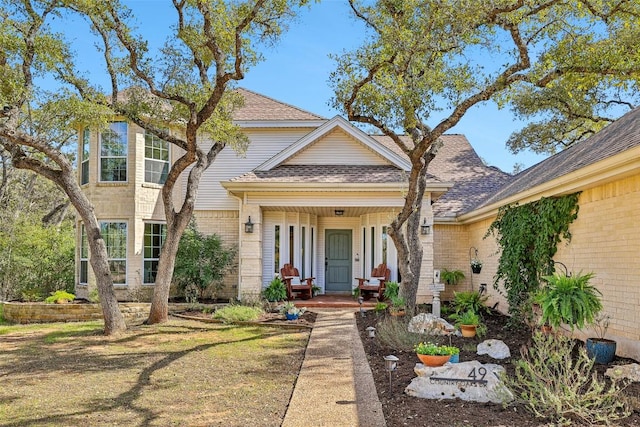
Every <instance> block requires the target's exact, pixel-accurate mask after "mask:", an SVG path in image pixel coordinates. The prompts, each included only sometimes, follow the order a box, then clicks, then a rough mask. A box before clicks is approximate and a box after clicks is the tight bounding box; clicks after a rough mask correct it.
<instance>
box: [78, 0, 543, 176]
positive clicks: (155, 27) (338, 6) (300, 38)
mask: <svg viewBox="0 0 640 427" xmlns="http://www.w3.org/2000/svg"><path fill="white" fill-rule="evenodd" d="M125 3H126V4H127V5H128V6H129V7H130V8H131V9H132V10H133V11H134V15H135V16H136V20H137V21H138V22H139V25H140V28H142V29H143V32H144V34H145V35H146V36H149V37H150V39H149V41H150V44H151V46H153V45H154V44H155V45H157V46H160V45H162V44H163V43H164V41H165V38H166V33H165V31H166V29H167V28H168V27H169V26H170V25H172V24H173V23H174V19H175V18H174V16H175V12H173V11H172V10H171V9H172V6H170V4H171V2H170V1H169V0H162V1H160V0H125ZM69 27H71V28H72V31H73V29H77V35H76V37H77V38H76V44H77V46H78V47H77V49H79V52H80V53H81V54H82V55H83V56H84V54H83V53H82V52H83V51H94V52H95V48H94V47H93V42H92V41H91V40H90V39H88V38H86V31H87V27H85V26H83V25H77V26H68V27H67V29H68V28H69ZM83 27H84V28H83ZM364 37H365V32H364V26H363V24H362V23H361V22H358V21H357V20H356V19H355V18H354V17H353V14H352V12H351V9H350V8H349V6H348V3H347V0H322V1H320V2H312V3H311V6H310V7H309V8H308V9H303V10H302V12H301V13H300V15H299V17H298V19H297V20H296V22H294V23H292V24H291V25H290V27H289V31H287V32H286V33H285V34H284V36H283V37H282V38H281V39H280V41H279V42H278V44H277V45H276V46H274V47H273V48H268V49H266V50H264V51H263V53H264V56H265V61H264V62H262V63H260V64H258V65H257V66H255V67H253V68H251V69H250V70H249V71H248V72H247V73H246V75H245V79H244V80H242V81H240V82H239V84H238V85H239V86H241V87H244V88H246V89H249V90H252V91H254V92H257V93H260V94H263V95H266V96H269V97H271V98H274V99H276V100H278V101H281V102H285V103H287V104H290V105H293V106H296V107H299V108H302V109H304V110H307V111H309V112H312V113H315V114H318V115H320V116H323V117H326V118H332V117H334V116H335V115H338V114H341V113H340V112H339V111H336V110H334V109H333V108H331V107H330V106H329V102H330V99H331V97H332V95H333V91H332V89H331V87H330V86H329V84H328V80H329V75H330V73H331V72H332V71H333V70H334V68H335V65H334V62H333V60H332V59H330V58H329V55H330V54H340V53H341V52H343V51H345V50H351V49H354V48H355V47H357V46H358V45H359V44H360V43H362V41H363V39H364ZM106 87H108V86H106ZM523 125H524V124H523V122H518V121H517V120H516V119H515V118H514V116H513V114H512V113H511V112H510V111H509V110H498V108H497V107H496V106H495V104H493V103H484V104H481V105H478V106H475V107H473V108H472V109H471V110H470V111H469V112H468V113H467V115H466V116H465V117H464V118H463V119H462V120H461V121H460V123H458V125H456V126H455V127H454V128H452V129H451V130H449V132H448V133H457V134H463V135H465V136H466V137H467V139H468V140H469V142H470V143H471V145H472V146H473V147H474V148H475V150H476V152H477V153H478V155H479V156H480V157H481V158H482V159H483V160H484V161H485V162H486V163H487V164H489V165H492V166H497V167H498V168H500V169H502V170H503V171H505V172H512V171H513V168H514V165H515V164H516V163H518V164H521V165H523V166H524V167H525V168H526V167H529V166H532V165H534V164H535V163H538V162H539V161H541V160H543V159H544V158H545V157H544V156H541V155H536V154H534V153H527V152H525V153H520V154H518V155H513V154H511V153H510V152H509V151H508V150H507V149H506V148H505V142H506V141H507V139H508V137H509V135H510V134H511V133H512V132H514V131H515V130H518V129H519V128H521V127H522V126H523Z"/></svg>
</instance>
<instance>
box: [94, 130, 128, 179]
mask: <svg viewBox="0 0 640 427" xmlns="http://www.w3.org/2000/svg"><path fill="white" fill-rule="evenodd" d="M114 123H124V124H125V125H126V131H125V138H126V144H127V146H126V150H125V155H124V156H103V155H102V132H103V131H99V132H98V153H97V154H98V179H97V180H96V181H97V182H98V183H109V184H127V183H128V182H129V160H130V159H129V150H130V149H131V143H130V141H129V122H128V121H126V120H115V121H112V122H109V126H110V125H111V124H114ZM107 130H111V128H110V127H109V128H108V129H107ZM122 158H124V159H125V174H126V178H127V179H125V180H124V181H103V180H102V159H122Z"/></svg>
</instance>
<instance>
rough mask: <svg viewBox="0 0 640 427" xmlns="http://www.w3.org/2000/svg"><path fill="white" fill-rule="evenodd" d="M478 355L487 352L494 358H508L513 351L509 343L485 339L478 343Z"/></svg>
mask: <svg viewBox="0 0 640 427" xmlns="http://www.w3.org/2000/svg"><path fill="white" fill-rule="evenodd" d="M477 353H478V355H482V354H486V355H488V356H489V357H492V358H494V359H499V360H502V359H507V358H509V357H511V351H510V350H509V347H507V345H506V344H505V343H504V342H502V341H500V340H485V341H483V342H481V343H480V344H478V351H477Z"/></svg>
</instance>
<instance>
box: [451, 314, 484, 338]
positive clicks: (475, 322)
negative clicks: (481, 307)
mask: <svg viewBox="0 0 640 427" xmlns="http://www.w3.org/2000/svg"><path fill="white" fill-rule="evenodd" d="M451 318H452V319H454V320H455V322H456V326H457V327H458V328H459V329H460V332H461V333H462V336H463V337H465V338H473V337H475V336H476V334H477V333H478V326H479V325H480V316H479V315H478V313H476V312H475V311H473V310H467V311H465V312H462V314H460V313H455V314H452V315H451Z"/></svg>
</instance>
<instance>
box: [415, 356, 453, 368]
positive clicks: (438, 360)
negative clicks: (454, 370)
mask: <svg viewBox="0 0 640 427" xmlns="http://www.w3.org/2000/svg"><path fill="white" fill-rule="evenodd" d="M416 356H418V359H420V361H421V362H422V364H423V365H425V366H432V367H433V366H442V365H444V364H445V363H447V362H448V361H449V359H451V355H448V354H447V355H445V356H437V355H432V354H418V353H416Z"/></svg>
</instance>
